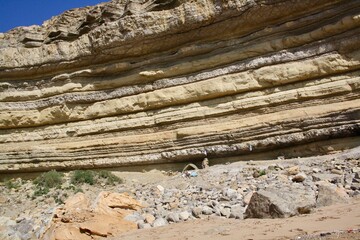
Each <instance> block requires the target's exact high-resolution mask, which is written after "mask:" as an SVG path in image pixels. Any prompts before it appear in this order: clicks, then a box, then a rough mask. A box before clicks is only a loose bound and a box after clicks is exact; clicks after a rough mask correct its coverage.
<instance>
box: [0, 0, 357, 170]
mask: <svg viewBox="0 0 360 240" xmlns="http://www.w3.org/2000/svg"><path fill="white" fill-rule="evenodd" d="M359 9H360V2H359V1H356V0H351V1H348V0H330V1H329V0H319V1H311V0H305V1H304V0H296V1H293V0H285V1H275V0H265V1H262V0H261V1H260V0H255V1H253V0H251V1H250V0H241V1H231V0H226V1H212V0H196V1H182V0H173V1H160V0H157V1H135V0H131V1H124V0H113V1H110V2H107V3H102V4H99V5H97V6H94V7H87V8H81V9H75V10H70V11H67V12H65V13H64V14H62V15H60V16H56V17H53V18H52V19H50V20H48V21H46V22H45V23H44V24H43V25H42V26H30V27H22V28H16V29H13V30H11V31H9V32H7V33H1V34H0V159H1V160H0V172H15V171H43V170H48V169H53V168H56V169H69V168H75V167H84V168H91V167H109V166H125V165H136V164H149V163H165V162H180V161H189V160H191V161H193V160H202V159H203V158H204V157H207V158H209V159H213V161H214V159H215V158H222V157H234V156H243V158H247V157H246V156H247V155H249V156H251V157H256V155H254V154H261V153H262V152H266V153H267V154H266V155H267V156H269V157H270V158H273V157H277V156H281V157H291V156H292V157H297V156H299V155H313V154H321V153H325V152H334V151H338V150H343V149H344V148H348V147H353V146H358V145H359V137H358V134H359V119H360V117H359V116H360V111H359V107H360V101H359V86H360V84H359V82H360V81H359V69H360V52H359V46H360V37H359V36H360V34H359V31H360V28H359V26H360V10H359ZM290 147H292V148H291V149H290ZM285 148H287V149H285ZM334 171H336V170H334Z"/></svg>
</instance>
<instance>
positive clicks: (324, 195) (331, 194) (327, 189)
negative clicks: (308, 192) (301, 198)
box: [316, 181, 349, 207]
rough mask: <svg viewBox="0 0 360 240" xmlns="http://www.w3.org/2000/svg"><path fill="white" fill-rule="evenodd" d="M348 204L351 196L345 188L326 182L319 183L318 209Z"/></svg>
mask: <svg viewBox="0 0 360 240" xmlns="http://www.w3.org/2000/svg"><path fill="white" fill-rule="evenodd" d="M347 202H349V196H348V195H347V193H346V190H345V189H344V188H342V187H338V186H336V185H335V184H332V183H329V182H325V181H323V182H319V183H318V196H317V200H316V206H317V207H324V206H329V205H333V204H337V203H347Z"/></svg>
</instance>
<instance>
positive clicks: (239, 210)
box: [229, 204, 244, 219]
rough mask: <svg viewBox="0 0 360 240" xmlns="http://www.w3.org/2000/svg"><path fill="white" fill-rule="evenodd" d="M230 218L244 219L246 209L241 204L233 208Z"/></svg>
mask: <svg viewBox="0 0 360 240" xmlns="http://www.w3.org/2000/svg"><path fill="white" fill-rule="evenodd" d="M230 212H231V213H230V216H229V218H235V219H243V218H244V216H243V213H244V208H243V207H242V206H241V205H240V204H236V205H233V206H231V208H230Z"/></svg>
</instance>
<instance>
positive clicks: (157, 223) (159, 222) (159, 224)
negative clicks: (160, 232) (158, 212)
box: [153, 218, 169, 227]
mask: <svg viewBox="0 0 360 240" xmlns="http://www.w3.org/2000/svg"><path fill="white" fill-rule="evenodd" d="M168 224H169V223H168V221H166V219H165V218H157V219H155V221H154V223H153V227H162V226H165V225H168Z"/></svg>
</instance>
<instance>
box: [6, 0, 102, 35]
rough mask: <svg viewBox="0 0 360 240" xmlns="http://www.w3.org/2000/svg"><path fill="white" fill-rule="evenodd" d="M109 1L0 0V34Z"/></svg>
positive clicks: (39, 23)
mask: <svg viewBox="0 0 360 240" xmlns="http://www.w3.org/2000/svg"><path fill="white" fill-rule="evenodd" d="M108 1H109V0H0V32H7V31H8V30H10V29H12V28H14V27H18V26H30V25H34V24H36V25H41V24H42V23H43V22H44V21H45V20H47V19H50V18H51V17H52V16H55V15H59V14H60V13H62V12H64V11H66V10H69V9H72V8H76V7H84V6H92V5H96V4H97V3H101V2H108Z"/></svg>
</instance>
